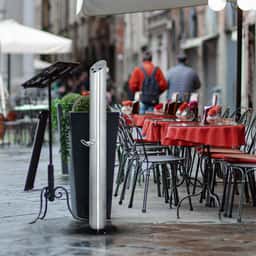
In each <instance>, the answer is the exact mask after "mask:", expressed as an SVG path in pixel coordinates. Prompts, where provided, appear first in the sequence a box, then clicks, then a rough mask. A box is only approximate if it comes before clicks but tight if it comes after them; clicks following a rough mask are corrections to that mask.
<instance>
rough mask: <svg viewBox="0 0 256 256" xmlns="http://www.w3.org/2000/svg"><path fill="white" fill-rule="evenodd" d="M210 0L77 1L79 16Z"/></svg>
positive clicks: (182, 4)
mask: <svg viewBox="0 0 256 256" xmlns="http://www.w3.org/2000/svg"><path fill="white" fill-rule="evenodd" d="M207 3H208V0H77V14H78V13H80V12H81V13H82V14H84V15H110V14H121V13H132V12H144V11H153V10H162V9H171V8H179V7H189V6H197V5H204V4H207Z"/></svg>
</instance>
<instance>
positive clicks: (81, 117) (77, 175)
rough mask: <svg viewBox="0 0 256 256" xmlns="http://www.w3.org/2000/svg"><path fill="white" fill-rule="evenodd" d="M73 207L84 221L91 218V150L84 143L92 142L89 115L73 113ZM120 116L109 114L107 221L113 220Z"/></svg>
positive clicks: (115, 113)
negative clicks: (83, 140) (113, 195)
mask: <svg viewBox="0 0 256 256" xmlns="http://www.w3.org/2000/svg"><path fill="white" fill-rule="evenodd" d="M70 123H71V170H70V185H71V204H72V210H73V211H74V213H75V214H76V215H77V216H78V217H80V218H88V217H89V159H90V157H89V148H87V147H85V146H83V145H82V144H81V143H80V140H81V139H85V140H87V141H88V140H89V129H90V128H89V113H88V112H71V114H70ZM118 123H119V113H117V112H108V113H107V218H108V219H110V218H111V207H112V193H113V180H114V168H115V152H116V139H117V130H118Z"/></svg>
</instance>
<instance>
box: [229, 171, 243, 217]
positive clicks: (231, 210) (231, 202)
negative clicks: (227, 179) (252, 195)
mask: <svg viewBox="0 0 256 256" xmlns="http://www.w3.org/2000/svg"><path fill="white" fill-rule="evenodd" d="M236 186H237V177H236V175H234V184H233V187H232V193H231V201H230V206H229V214H228V217H229V218H232V212H233V206H234V199H235V187H236ZM240 193H242V192H240Z"/></svg>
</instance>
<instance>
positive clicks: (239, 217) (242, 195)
mask: <svg viewBox="0 0 256 256" xmlns="http://www.w3.org/2000/svg"><path fill="white" fill-rule="evenodd" d="M240 172H241V175H242V180H241V185H240V187H241V189H240V190H241V191H240V197H239V208H238V218H237V221H238V222H242V209H243V201H244V191H245V182H246V177H245V173H244V172H243V170H240Z"/></svg>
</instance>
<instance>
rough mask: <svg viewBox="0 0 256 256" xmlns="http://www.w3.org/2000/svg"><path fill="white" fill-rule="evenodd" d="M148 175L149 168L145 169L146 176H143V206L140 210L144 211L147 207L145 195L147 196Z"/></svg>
mask: <svg viewBox="0 0 256 256" xmlns="http://www.w3.org/2000/svg"><path fill="white" fill-rule="evenodd" d="M149 177H150V169H147V170H146V177H145V188H144V198H143V206H142V212H143V213H145V212H146V209H147V197H148V187H149Z"/></svg>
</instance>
